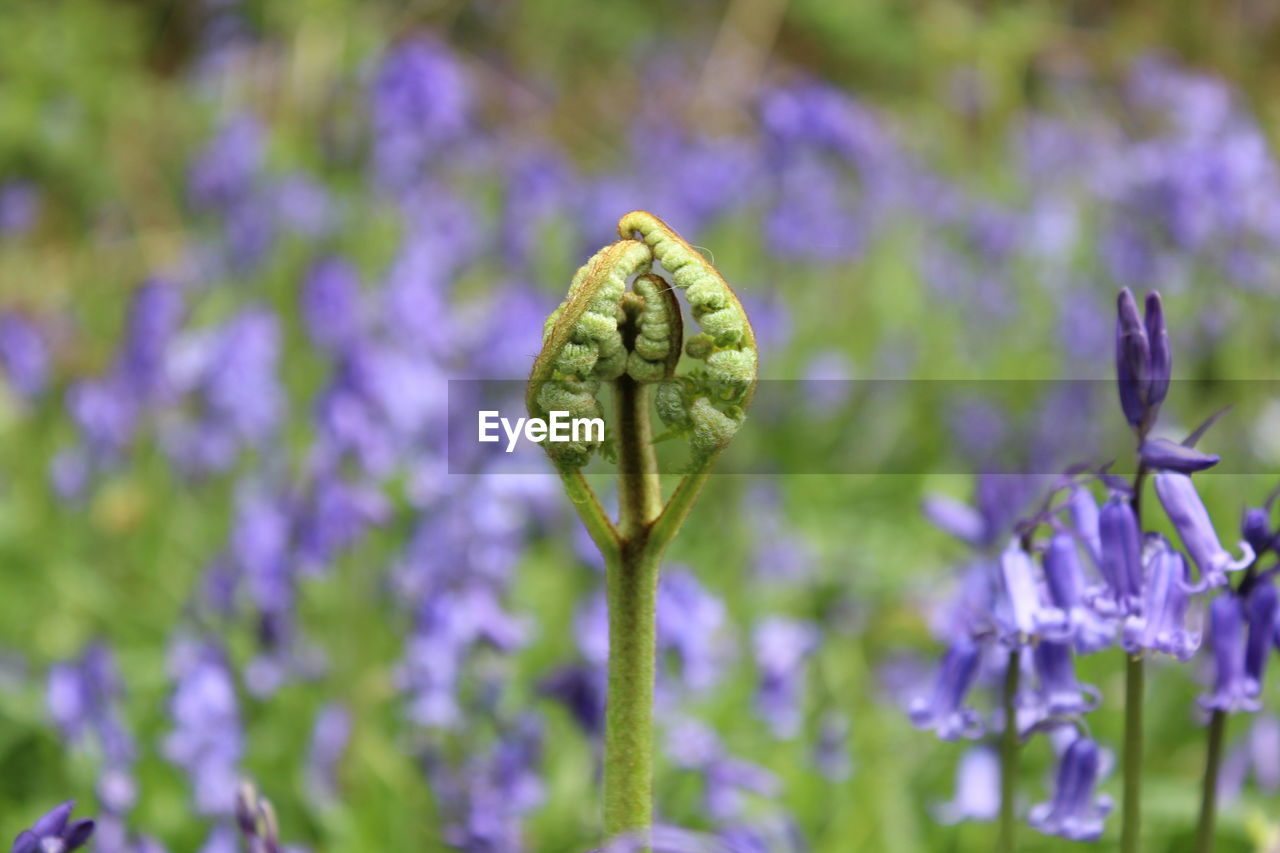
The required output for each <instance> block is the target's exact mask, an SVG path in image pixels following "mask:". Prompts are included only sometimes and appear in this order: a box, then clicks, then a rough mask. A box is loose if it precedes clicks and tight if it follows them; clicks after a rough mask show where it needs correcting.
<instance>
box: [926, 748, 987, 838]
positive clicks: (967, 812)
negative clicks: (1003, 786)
mask: <svg viewBox="0 0 1280 853" xmlns="http://www.w3.org/2000/svg"><path fill="white" fill-rule="evenodd" d="M933 812H934V815H935V817H936V818H937V819H938V821H939V822H940V823H943V824H954V823H960V822H961V821H967V820H975V821H989V820H995V818H996V815H998V814H999V813H1000V755H999V754H998V753H997V752H996V750H995V749H993V748H992V747H990V746H987V745H985V744H983V745H978V746H973V747H970V748H969V749H967V750H965V753H964V755H962V756H960V762H959V763H958V764H957V765H956V784H955V794H954V795H953V796H952V798H951V800H950V801H949V802H946V803H942V804H940V805H938V806H937V807H936V808H935V809H934V810H933Z"/></svg>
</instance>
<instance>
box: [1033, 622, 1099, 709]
mask: <svg viewBox="0 0 1280 853" xmlns="http://www.w3.org/2000/svg"><path fill="white" fill-rule="evenodd" d="M1032 659H1033V660H1034V662H1035V670H1036V676H1037V681H1038V691H1037V698H1038V700H1039V702H1040V704H1041V707H1042V708H1043V710H1044V712H1045V713H1046V714H1049V715H1051V716H1061V715H1076V714H1086V713H1088V712H1089V711H1092V710H1094V709H1095V708H1097V707H1098V705H1099V704H1100V702H1101V699H1102V694H1101V693H1100V692H1099V691H1098V689H1097V688H1096V687H1092V686H1090V685H1087V684H1081V683H1080V682H1079V681H1078V680H1077V679H1076V671H1075V664H1074V661H1073V660H1072V657H1071V647H1070V646H1068V645H1066V644H1065V643H1055V642H1053V641H1052V640H1041V641H1040V642H1039V643H1037V644H1036V646H1035V649H1034V650H1033V651H1032Z"/></svg>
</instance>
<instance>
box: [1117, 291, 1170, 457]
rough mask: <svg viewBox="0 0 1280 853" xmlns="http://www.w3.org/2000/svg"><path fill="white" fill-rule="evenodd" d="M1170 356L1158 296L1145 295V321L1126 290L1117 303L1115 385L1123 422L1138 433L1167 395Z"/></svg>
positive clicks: (1162, 311)
mask: <svg viewBox="0 0 1280 853" xmlns="http://www.w3.org/2000/svg"><path fill="white" fill-rule="evenodd" d="M1171 368H1172V355H1171V353H1170V351H1169V334H1168V331H1167V330H1166V328H1165V321H1164V306H1163V305H1162V304H1161V302H1160V294H1158V293H1156V292H1154V291H1152V292H1151V293H1148V294H1147V300H1146V313H1145V318H1144V317H1139V316H1138V304H1137V302H1135V301H1134V298H1133V294H1132V293H1131V292H1130V291H1129V289H1128V288H1127V287H1126V288H1125V289H1123V290H1121V291H1120V295H1119V297H1118V299H1117V300H1116V383H1117V385H1118V386H1119V390H1120V407H1121V408H1122V409H1123V410H1124V416H1125V419H1126V420H1128V421H1129V424H1130V425H1131V426H1133V428H1134V429H1136V430H1138V431H1139V432H1140V433H1145V432H1146V431H1147V429H1148V428H1149V427H1150V426H1151V424H1152V423H1154V422H1155V418H1156V413H1157V412H1158V411H1159V410H1160V404H1161V403H1162V402H1163V401H1164V398H1165V395H1166V394H1167V393H1168V391H1169V376H1170V372H1171Z"/></svg>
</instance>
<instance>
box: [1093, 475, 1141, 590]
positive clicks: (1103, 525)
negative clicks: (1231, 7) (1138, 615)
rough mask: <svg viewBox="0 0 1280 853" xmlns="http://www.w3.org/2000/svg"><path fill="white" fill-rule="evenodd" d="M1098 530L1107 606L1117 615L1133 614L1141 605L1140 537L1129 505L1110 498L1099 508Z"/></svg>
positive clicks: (1119, 499)
mask: <svg viewBox="0 0 1280 853" xmlns="http://www.w3.org/2000/svg"><path fill="white" fill-rule="evenodd" d="M1098 529H1099V534H1100V537H1101V540H1102V562H1101V563H1100V564H1099V565H1100V567H1101V569H1102V577H1103V580H1105V581H1106V583H1107V587H1108V590H1109V592H1110V596H1109V597H1110V601H1108V602H1107V605H1109V606H1110V607H1111V608H1113V609H1114V611H1115V612H1116V613H1119V614H1128V613H1133V612H1135V611H1136V610H1137V609H1138V608H1139V607H1140V606H1141V604H1142V534H1141V532H1140V531H1139V530H1138V518H1137V516H1136V515H1134V512H1133V507H1132V506H1130V505H1129V501H1128V500H1127V499H1126V498H1124V497H1123V496H1121V495H1114V496H1112V497H1111V499H1110V500H1108V501H1107V502H1106V503H1105V504H1103V506H1102V512H1101V514H1100V516H1099V520H1098Z"/></svg>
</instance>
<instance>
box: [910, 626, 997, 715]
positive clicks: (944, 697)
mask: <svg viewBox="0 0 1280 853" xmlns="http://www.w3.org/2000/svg"><path fill="white" fill-rule="evenodd" d="M981 655H982V649H981V648H980V647H979V646H978V645H977V644H976V643H974V642H973V641H972V640H970V639H969V638H967V637H959V638H956V639H955V641H954V642H952V644H951V646H950V648H948V649H947V651H946V653H945V654H944V655H943V657H942V665H941V666H940V667H939V669H938V675H937V680H936V681H935V683H934V688H933V693H932V695H931V696H928V697H925V696H918V697H916V698H915V699H913V700H912V701H911V705H910V708H909V713H910V716H911V722H912V723H913V724H914V725H915V726H916V728H920V729H932V730H934V731H935V732H937V735H938V737H939V738H941V739H942V740H956V739H957V738H960V737H965V738H976V737H978V736H979V735H981V734H982V730H983V725H982V715H981V714H979V713H978V712H977V711H976V710H974V709H972V708H968V707H966V706H965V704H964V702H965V698H966V697H967V695H968V693H969V688H971V687H972V686H973V681H974V678H975V677H976V676H977V674H978V663H979V660H980V658H981Z"/></svg>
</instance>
